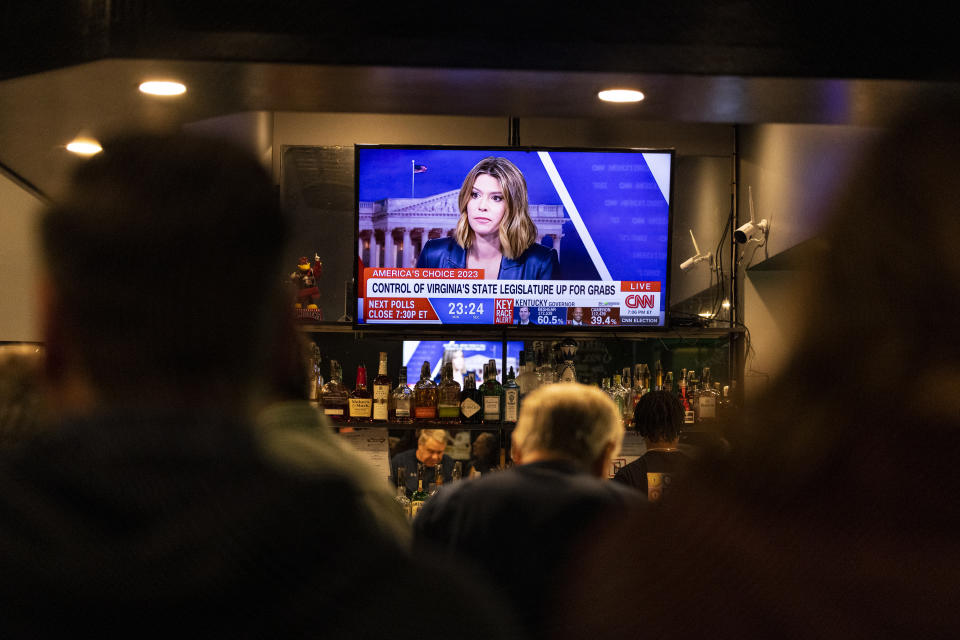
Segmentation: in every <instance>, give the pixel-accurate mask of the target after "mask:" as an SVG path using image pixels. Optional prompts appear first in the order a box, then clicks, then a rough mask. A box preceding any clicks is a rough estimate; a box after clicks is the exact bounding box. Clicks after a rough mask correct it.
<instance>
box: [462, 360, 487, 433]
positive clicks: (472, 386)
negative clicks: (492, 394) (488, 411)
mask: <svg viewBox="0 0 960 640" xmlns="http://www.w3.org/2000/svg"><path fill="white" fill-rule="evenodd" d="M484 367H486V365H484ZM482 408H483V396H482V395H481V394H480V390H479V389H477V381H476V375H475V374H474V373H473V371H467V373H466V374H464V376H463V391H461V392H460V422H461V423H462V424H477V423H479V422H480V421H481V419H483V413H482V412H481V409H482Z"/></svg>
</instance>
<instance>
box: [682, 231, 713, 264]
mask: <svg viewBox="0 0 960 640" xmlns="http://www.w3.org/2000/svg"><path fill="white" fill-rule="evenodd" d="M690 239H691V240H693V250H694V251H696V252H697V253H696V255H695V256H692V257H690V258H687V259H686V260H684V261H683V262H682V263H681V264H680V268H681V269H682V270H683V271H686V270H687V269H689V268H691V267H693V266H695V265H698V264H700V263H701V262H703V261H704V260H706V261H707V262H709V261H710V252H709V251H707V252H706V253H700V247H698V246H697V239H696V238H694V237H693V229H690Z"/></svg>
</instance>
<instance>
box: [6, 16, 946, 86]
mask: <svg viewBox="0 0 960 640" xmlns="http://www.w3.org/2000/svg"><path fill="white" fill-rule="evenodd" d="M0 11H2V14H0V17H2V18H3V20H2V24H3V26H2V27H0V28H2V29H3V31H4V34H3V35H4V38H3V42H4V45H3V46H4V48H5V49H8V52H5V53H9V55H3V56H2V69H0V73H2V74H3V75H4V76H5V77H10V76H12V75H18V74H23V73H34V72H37V71H41V70H46V69H51V68H56V67H60V66H65V65H67V64H75V63H78V62H89V61H93V60H97V59H101V58H110V57H135V58H171V59H192V60H208V61H209V60H218V61H260V62H294V63H308V64H325V65H374V66H399V67H448V68H449V67H453V68H481V69H526V70H552V71H589V72H624V73H658V74H678V73H679V74H707V75H735V76H779V77H808V78H810V77H820V78H874V79H879V78H885V79H912V80H932V81H943V80H956V79H957V56H956V54H955V53H954V51H955V43H954V39H955V31H956V29H955V22H956V20H955V15H954V16H953V18H951V13H952V14H955V12H953V11H950V10H945V9H943V8H940V9H938V10H937V11H930V10H923V7H922V6H917V5H912V6H908V5H905V4H904V3H845V2H838V1H836V0H833V1H832V2H825V1H823V0H807V1H806V2H743V1H729V0H716V1H713V2H706V1H703V0H663V1H660V2H588V3H572V2H568V3H563V4H561V3H559V2H550V3H544V2H536V3H533V2H526V3H524V2H513V3H500V4H488V5H465V4H462V3H452V2H437V1H434V0H419V1H417V2H409V1H408V2H395V3H392V4H391V3H357V2H345V3H339V4H335V3H330V2H317V1H316V0H311V1H306V0H285V1H281V2H271V3H266V2H250V1H243V0H233V1H230V2H224V1H222V0H214V1H209V2H196V1H195V0H194V1H187V0H112V1H111V0H85V1H84V0H63V1H56V0H37V1H36V2H20V3H5V5H4V8H3V9H2V10H0Z"/></svg>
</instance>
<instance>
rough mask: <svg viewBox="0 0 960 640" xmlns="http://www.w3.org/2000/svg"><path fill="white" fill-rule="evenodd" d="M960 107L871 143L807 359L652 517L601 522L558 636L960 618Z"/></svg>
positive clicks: (831, 232)
mask: <svg viewBox="0 0 960 640" xmlns="http://www.w3.org/2000/svg"><path fill="white" fill-rule="evenodd" d="M958 113H960V105H958V103H957V102H956V101H954V102H951V103H945V104H942V105H935V106H933V107H932V108H924V109H922V110H918V111H916V112H913V113H909V114H905V115H903V116H902V118H901V120H899V121H898V122H896V123H894V124H893V125H891V126H890V127H889V128H887V129H886V130H885V131H883V132H881V133H880V134H879V135H878V138H877V139H876V140H875V142H874V144H873V146H872V147H871V148H869V149H867V150H866V151H865V153H864V154H863V156H862V158H861V160H860V161H859V162H858V164H857V165H856V166H855V167H854V168H853V171H852V172H851V173H850V178H849V180H848V182H847V184H846V185H844V187H843V189H842V191H841V192H840V193H839V194H837V195H836V197H835V200H834V201H833V202H832V203H831V204H830V206H829V210H828V214H829V215H828V216H827V217H826V218H825V219H826V220H827V223H826V227H825V229H824V230H823V231H822V233H820V234H819V236H818V237H817V239H816V240H815V241H814V243H813V244H814V246H815V247H816V248H817V250H816V251H815V253H814V255H812V256H811V260H810V264H809V265H808V267H807V271H806V274H805V275H806V277H807V287H806V293H805V294H804V295H805V299H806V300H807V301H808V304H807V305H806V306H805V308H806V310H807V311H806V315H805V316H804V317H803V319H802V320H803V325H804V329H803V331H802V332H801V337H800V339H799V340H798V342H797V344H796V347H795V350H794V352H793V356H792V362H791V363H790V364H789V366H787V367H786V368H785V369H784V370H783V373H782V374H781V375H780V376H779V378H778V379H777V380H775V381H774V382H773V383H772V384H771V385H770V387H769V389H768V391H767V392H765V393H764V395H763V397H762V398H758V399H757V400H756V401H755V402H753V403H751V404H749V405H747V406H746V407H744V414H743V417H742V419H741V420H739V421H738V422H737V423H736V424H734V425H731V430H730V432H729V438H728V439H729V440H730V443H731V448H730V450H729V452H728V453H727V454H726V455H724V456H722V457H717V458H713V459H711V458H710V457H708V456H704V457H703V458H701V459H699V460H698V461H697V464H696V465H695V467H694V468H692V469H691V473H690V474H689V475H688V476H687V477H686V480H685V482H684V483H683V485H682V486H681V487H680V488H679V491H678V492H675V493H674V495H673V499H672V500H671V501H670V503H669V504H667V505H665V507H666V508H665V509H663V510H658V513H657V514H656V515H657V517H656V518H654V519H652V520H651V519H648V520H646V521H644V522H642V523H639V522H638V521H637V520H636V519H632V520H631V519H626V520H624V522H622V523H621V524H620V525H618V526H615V527H611V528H610V529H609V530H608V531H607V532H606V533H604V534H601V535H598V537H597V538H596V539H595V544H594V546H593V547H592V548H591V549H590V550H589V551H588V552H586V553H584V555H583V556H582V557H581V558H580V559H579V561H578V564H577V566H576V568H572V569H571V571H570V572H569V573H568V574H567V575H566V576H565V581H564V584H565V585H567V586H568V590H567V597H566V598H564V599H562V604H561V606H559V607H558V608H557V610H556V615H557V616H558V617H559V618H560V625H561V628H565V633H563V634H560V635H559V636H558V637H562V638H584V637H651V638H654V637H655V638H702V637H711V638H735V637H736V638H761V637H777V638H813V637H816V638H852V637H859V638H868V637H887V638H897V637H911V638H949V637H956V636H957V635H958V634H960V609H958V607H957V606H956V604H957V601H956V595H955V594H956V593H958V592H960V539H958V537H957V535H956V523H957V522H958V521H960V517H958V516H960V513H958V511H960V507H958V506H957V505H958V503H957V499H956V496H957V495H958V494H960V474H957V472H956V466H957V459H958V456H960V401H958V398H960V395H958V394H957V393H956V391H955V389H956V385H957V382H958V371H960V333H958V332H957V331H956V326H955V325H956V318H957V317H958V312H960V252H958V251H957V249H956V239H957V238H958V237H960V216H957V213H956V212H957V202H960V181H958V180H957V178H956V176H957V174H958V173H960V156H958V154H957V149H960V119H958V117H957V114H958ZM641 524H642V526H640V525H641ZM564 624H566V625H568V626H566V627H563V625H564Z"/></svg>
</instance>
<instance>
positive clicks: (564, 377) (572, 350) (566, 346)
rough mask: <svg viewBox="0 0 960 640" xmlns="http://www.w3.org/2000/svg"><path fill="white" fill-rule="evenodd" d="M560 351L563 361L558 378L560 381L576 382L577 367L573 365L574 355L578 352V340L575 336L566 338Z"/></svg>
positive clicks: (561, 343)
mask: <svg viewBox="0 0 960 640" xmlns="http://www.w3.org/2000/svg"><path fill="white" fill-rule="evenodd" d="M559 353H560V357H562V358H563V361H562V362H561V364H560V367H559V369H558V371H557V380H558V381H559V382H576V381H577V369H576V367H574V365H573V356H574V355H576V353H577V341H576V340H574V339H573V338H565V339H564V340H562V341H561V342H560V346H559Z"/></svg>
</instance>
